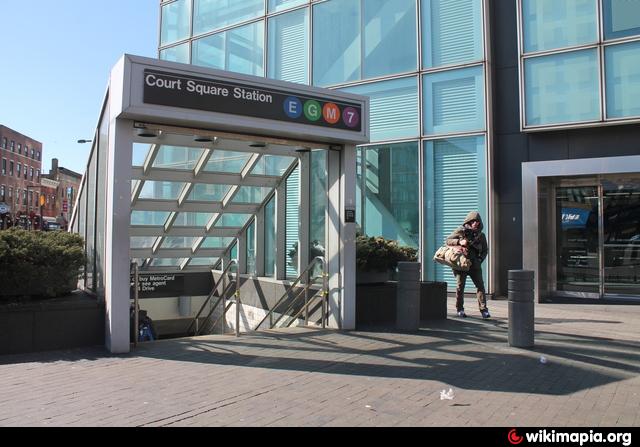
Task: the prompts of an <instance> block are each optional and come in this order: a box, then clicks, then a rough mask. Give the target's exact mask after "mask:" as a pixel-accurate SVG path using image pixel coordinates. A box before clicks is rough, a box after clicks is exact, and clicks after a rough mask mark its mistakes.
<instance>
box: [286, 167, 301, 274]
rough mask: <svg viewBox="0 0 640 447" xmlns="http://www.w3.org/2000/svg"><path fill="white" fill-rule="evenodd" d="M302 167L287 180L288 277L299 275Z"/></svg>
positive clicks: (297, 168)
mask: <svg viewBox="0 0 640 447" xmlns="http://www.w3.org/2000/svg"><path fill="white" fill-rule="evenodd" d="M299 212H300V168H299V167H296V168H295V170H294V171H293V172H291V174H289V177H287V179H286V181H285V244H286V246H285V250H284V252H285V256H286V277H287V278H295V277H296V276H298V223H299V220H300V219H299V217H300V214H299Z"/></svg>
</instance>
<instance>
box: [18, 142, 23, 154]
mask: <svg viewBox="0 0 640 447" xmlns="http://www.w3.org/2000/svg"><path fill="white" fill-rule="evenodd" d="M18 154H20V155H22V144H20V143H18Z"/></svg>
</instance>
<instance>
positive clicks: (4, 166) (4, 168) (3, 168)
mask: <svg viewBox="0 0 640 447" xmlns="http://www.w3.org/2000/svg"><path fill="white" fill-rule="evenodd" d="M2 175H7V159H6V158H3V159H2Z"/></svg>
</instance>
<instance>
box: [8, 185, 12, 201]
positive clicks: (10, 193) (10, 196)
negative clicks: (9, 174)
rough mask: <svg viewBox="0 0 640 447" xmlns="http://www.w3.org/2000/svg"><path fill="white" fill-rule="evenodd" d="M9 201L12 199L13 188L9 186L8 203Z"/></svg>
mask: <svg viewBox="0 0 640 447" xmlns="http://www.w3.org/2000/svg"><path fill="white" fill-rule="evenodd" d="M11 199H13V188H12V187H11V186H9V200H8V202H9V203H11Z"/></svg>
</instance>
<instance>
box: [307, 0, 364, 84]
mask: <svg viewBox="0 0 640 447" xmlns="http://www.w3.org/2000/svg"><path fill="white" fill-rule="evenodd" d="M313 8H314V9H313V84H314V85H320V86H325V85H331V84H338V83H342V82H348V81H355V80H358V79H360V76H361V75H360V61H361V59H362V56H361V40H360V39H361V37H360V28H361V23H360V21H361V18H360V0H340V1H333V2H326V3H321V4H318V5H315V6H314V7H313Z"/></svg>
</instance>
